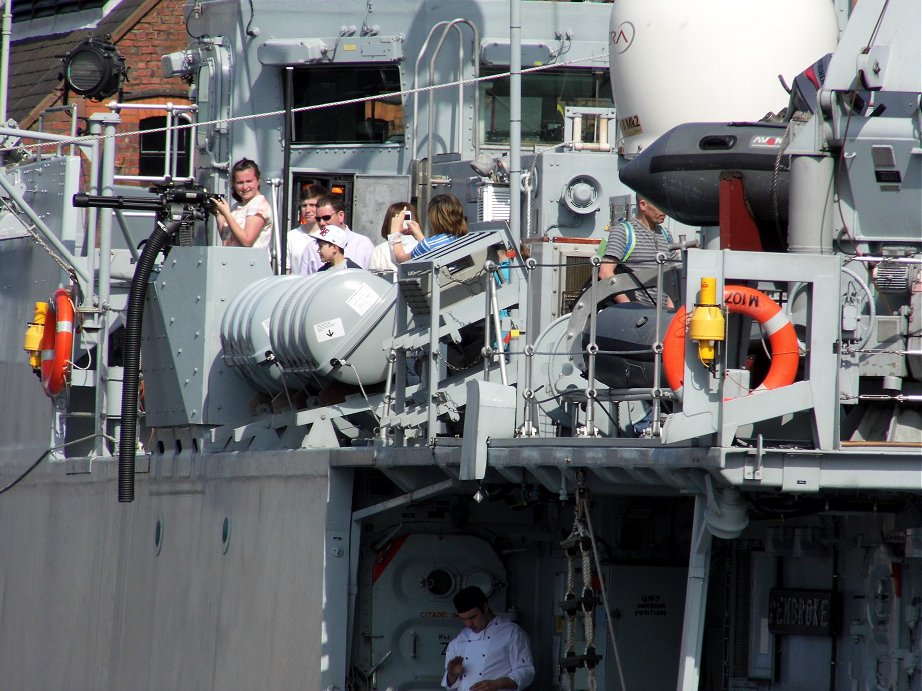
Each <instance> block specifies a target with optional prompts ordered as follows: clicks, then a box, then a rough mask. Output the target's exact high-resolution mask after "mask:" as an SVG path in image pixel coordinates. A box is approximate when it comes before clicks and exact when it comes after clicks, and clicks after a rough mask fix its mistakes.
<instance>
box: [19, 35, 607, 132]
mask: <svg viewBox="0 0 922 691" xmlns="http://www.w3.org/2000/svg"><path fill="white" fill-rule="evenodd" d="M602 59H608V53H599V54H597V55H590V56H588V57H585V58H579V59H576V60H569V61H566V62H559V63H548V64H546V65H538V66H536V67H527V68H525V69H523V70H522V71H521V74H529V73H531V72H540V71H543V70H549V69H555V68H560V67H565V66H567V65H575V64H577V63H581V62H588V61H592V60H602ZM511 74H512V73H511V72H500V73H499V74H489V75H485V76H482V77H472V78H470V79H459V80H456V81H453V82H446V83H445V84H433V85H431V86H421V87H419V88H417V89H406V90H404V91H392V92H390V93H386V94H378V95H377V96H363V97H361V98H350V99H346V100H343V101H332V102H330V103H317V104H315V105H311V106H300V107H298V108H292V109H291V110H290V111H285V110H272V111H268V112H266V113H253V114H250V115H238V116H236V117H227V118H218V119H217V120H205V121H200V122H190V123H187V124H179V125H177V124H174V125H172V126H171V127H160V128H157V129H150V130H132V131H128V132H114V133H111V134H98V135H81V136H79V137H72V138H66V139H60V140H56V141H54V142H39V143H36V144H28V145H24V146H22V147H20V148H22V149H27V150H28V149H41V148H43V147H46V146H54V147H59V146H66V145H68V144H87V143H90V142H93V141H102V140H104V139H117V138H119V137H132V136H140V135H142V134H153V133H157V132H168V131H170V132H175V131H177V130H182V129H192V128H194V127H196V128H197V127H204V126H208V125H217V124H219V123H220V124H222V125H224V124H228V123H232V122H243V121H245V120H258V119H260V118H275V117H279V116H283V115H286V114H287V113H288V112H291V113H306V112H308V111H312V110H324V109H326V108H336V107H338V106H348V105H354V104H358V103H369V102H372V101H383V100H386V99H393V98H396V97H402V96H410V95H413V94H420V93H426V92H428V91H436V90H438V89H447V88H451V87H457V86H461V87H463V86H467V85H469V84H477V83H479V82H482V81H488V80H494V79H500V78H505V77H509V76H510V75H511ZM113 104H114V102H112V103H110V104H109V105H110V106H112V105H113ZM554 146H555V147H556V146H559V144H555V145H554ZM551 148H553V147H551Z"/></svg>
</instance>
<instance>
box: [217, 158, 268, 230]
mask: <svg viewBox="0 0 922 691" xmlns="http://www.w3.org/2000/svg"><path fill="white" fill-rule="evenodd" d="M231 178H232V180H233V185H234V191H233V193H232V195H233V197H234V199H235V200H236V202H235V204H234V205H233V207H231V206H229V205H228V204H227V202H226V201H225V200H223V199H215V200H214V215H215V218H216V219H217V223H218V232H219V233H220V234H221V239H222V240H223V241H224V245H225V246H227V247H268V246H269V241H270V239H271V238H272V207H271V206H270V205H269V200H268V199H266V198H265V197H264V196H263V195H262V194H260V193H259V180H260V173H259V166H257V165H256V162H255V161H251V160H250V159H248V158H241V159H240V160H239V161H237V162H236V163H235V164H234V167H233V168H231Z"/></svg>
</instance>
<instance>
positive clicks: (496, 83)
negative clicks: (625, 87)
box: [480, 69, 614, 145]
mask: <svg viewBox="0 0 922 691" xmlns="http://www.w3.org/2000/svg"><path fill="white" fill-rule="evenodd" d="M481 73H482V76H491V75H494V74H495V75H496V77H495V79H485V80H484V81H482V82H480V131H481V143H482V144H487V145H489V144H508V143H509V77H508V76H507V75H505V69H503V70H489V69H484V70H481ZM567 106H579V107H592V108H599V107H601V108H612V107H614V106H613V101H612V95H611V82H610V81H609V79H608V73H607V72H606V71H604V70H591V71H590V70H585V69H568V70H562V69H561V70H543V71H541V72H533V73H530V74H523V75H522V143H523V144H526V145H547V144H558V143H561V142H563V137H564V109H565V108H566V107H567Z"/></svg>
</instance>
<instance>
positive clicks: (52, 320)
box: [41, 288, 74, 397]
mask: <svg viewBox="0 0 922 691" xmlns="http://www.w3.org/2000/svg"><path fill="white" fill-rule="evenodd" d="M41 348H42V388H43V389H44V390H45V393H46V394H47V395H49V396H51V397H54V396H57V395H58V394H60V393H61V392H62V391H63V390H64V387H65V386H67V383H68V381H69V380H70V367H71V364H72V362H73V348H74V306H73V303H72V302H71V301H70V293H68V292H67V290H65V289H64V288H60V289H58V290H57V291H56V292H55V294H54V304H53V305H52V306H51V309H49V310H48V317H47V319H46V320H45V329H44V331H42V344H41Z"/></svg>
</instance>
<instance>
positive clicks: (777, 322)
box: [663, 286, 800, 393]
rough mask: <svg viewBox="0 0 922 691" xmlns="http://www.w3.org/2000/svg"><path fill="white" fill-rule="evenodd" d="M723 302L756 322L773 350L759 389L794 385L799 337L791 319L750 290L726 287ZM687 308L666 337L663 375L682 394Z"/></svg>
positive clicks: (759, 294)
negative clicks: (766, 372)
mask: <svg viewBox="0 0 922 691" xmlns="http://www.w3.org/2000/svg"><path fill="white" fill-rule="evenodd" d="M723 301H724V304H725V305H726V306H727V309H728V310H729V311H730V312H735V313H737V314H745V315H746V316H747V317H751V318H752V319H755V320H756V321H757V322H759V324H760V325H761V327H762V330H763V331H764V332H765V334H766V335H767V336H768V341H769V343H771V346H772V365H771V367H770V368H769V370H768V374H766V375H765V379H764V380H763V381H762V383H761V384H759V386H758V387H757V388H756V389H755V390H756V391H765V390H767V389H777V388H779V387H782V386H788V385H789V384H793V383H794V379H795V378H796V377H797V367H798V365H799V363H800V348H799V346H798V342H797V334H796V333H795V332H794V326H793V324H791V320H790V319H788V317H787V315H786V314H785V313H784V312H782V311H781V308H780V307H779V306H778V303H776V302H775V301H774V300H772V299H771V298H770V297H768V295H766V294H765V293H763V292H761V291H759V290H756V289H755V288H750V287H748V286H724V293H723ZM685 321H686V320H685V306H684V305H683V306H682V307H680V308H679V311H678V312H676V313H675V316H674V317H673V318H672V321H671V322H669V328H667V329H666V334H665V336H664V337H663V374H664V375H665V376H666V382H667V383H668V384H669V387H670V388H671V389H672V390H673V391H675V392H677V393H678V392H679V391H681V389H682V386H683V384H684V383H685V382H684V379H685V331H686V330H685Z"/></svg>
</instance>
